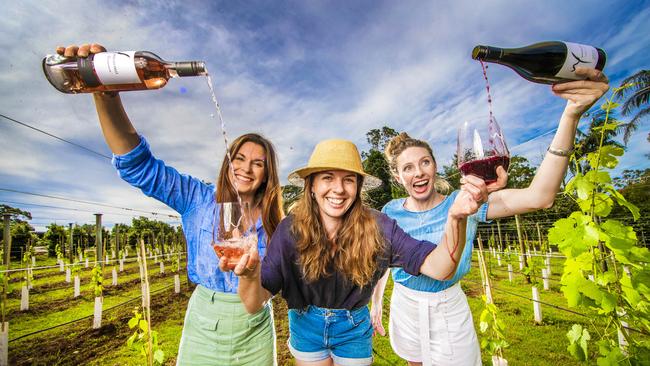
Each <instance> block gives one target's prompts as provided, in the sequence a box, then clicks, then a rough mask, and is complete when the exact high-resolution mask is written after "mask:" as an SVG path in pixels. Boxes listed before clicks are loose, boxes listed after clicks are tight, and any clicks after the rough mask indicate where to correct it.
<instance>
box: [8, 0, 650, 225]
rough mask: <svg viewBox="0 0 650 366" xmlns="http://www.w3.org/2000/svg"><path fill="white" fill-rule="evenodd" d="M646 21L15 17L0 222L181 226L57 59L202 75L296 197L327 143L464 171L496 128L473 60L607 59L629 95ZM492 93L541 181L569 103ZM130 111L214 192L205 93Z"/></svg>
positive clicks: (422, 4)
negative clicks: (586, 52) (129, 164)
mask: <svg viewBox="0 0 650 366" xmlns="http://www.w3.org/2000/svg"><path fill="white" fill-rule="evenodd" d="M649 19H650V1H599V2H597V1H555V0H553V1H535V2H533V1H523V0H522V1H497V0H493V1H475V0H474V1H465V0H462V1H245V2H240V1H229V2H223V1H207V0H206V1H193V0H185V1H110V2H107V1H94V0H84V1H50V0H41V1H16V2H6V3H5V4H4V5H3V11H2V14H0V46H1V48H2V50H3V51H2V52H1V53H0V114H1V115H2V116H0V146H2V153H1V154H0V204H8V205H11V206H14V207H19V208H21V209H23V210H27V211H29V212H31V213H32V215H33V220H31V224H32V226H34V227H35V228H36V230H37V231H41V230H44V229H45V226H47V225H48V224H50V223H53V222H54V223H57V224H62V225H66V226H67V224H68V223H77V224H84V223H90V224H94V222H95V217H94V215H93V214H94V213H102V214H103V217H102V220H103V224H104V225H106V226H109V227H110V226H112V225H113V224H114V223H119V222H123V223H130V221H131V218H132V217H133V216H139V215H143V216H146V217H149V218H152V219H158V220H162V221H165V222H169V223H171V224H173V225H178V224H179V221H180V220H179V219H178V218H177V217H175V215H176V213H175V212H174V211H173V210H171V209H170V208H168V207H166V206H165V205H163V204H161V203H159V202H157V201H155V200H154V199H151V198H148V197H145V196H144V195H143V194H142V193H141V192H140V191H139V190H137V189H135V188H132V187H130V186H129V185H128V184H126V183H125V182H123V181H122V180H121V179H120V178H119V177H118V176H117V174H116V172H115V169H114V168H113V166H112V165H111V163H110V159H109V158H108V156H110V150H109V149H108V147H107V146H106V144H105V142H104V140H103V137H102V135H101V131H100V128H99V124H98V121H97V116H96V113H95V108H94V104H93V102H92V97H91V95H89V94H83V95H67V94H63V93H60V92H58V91H57V90H55V89H54V88H53V87H52V86H51V85H50V84H49V83H48V82H47V80H46V79H45V77H44V75H43V72H42V68H41V61H42V59H43V57H44V56H45V55H46V54H50V53H53V52H54V50H55V49H56V46H59V45H72V44H77V45H79V44H82V43H90V42H96V43H101V44H103V45H104V46H105V47H106V48H107V49H109V50H114V51H129V50H146V51H151V52H154V53H156V54H158V55H160V56H161V57H162V58H163V59H166V60H170V61H181V60H203V61H205V62H206V65H207V68H208V71H209V73H210V75H211V78H212V82H213V84H214V87H215V93H216V96H217V98H218V100H219V103H220V106H221V109H222V111H223V116H224V121H225V126H226V132H227V136H228V137H229V139H230V140H232V139H233V138H235V137H236V136H239V135H241V134H243V133H246V132H258V133H261V134H263V135H264V136H266V137H268V138H269V139H270V140H271V141H272V142H273V143H274V145H275V147H276V148H277V152H278V158H279V161H280V170H281V173H280V174H281V179H282V182H283V184H284V183H286V182H287V180H286V176H287V175H288V174H289V173H290V172H291V171H292V170H294V169H297V168H300V167H302V166H304V165H305V164H306V163H307V160H308V158H309V154H310V153H311V150H312V149H313V147H314V146H315V144H316V143H318V142H319V141H320V140H323V139H326V138H345V139H349V140H352V141H353V142H355V143H356V144H357V146H358V147H359V149H360V150H367V149H368V148H369V146H368V143H367V141H366V133H367V132H368V131H369V130H371V129H373V128H381V127H382V126H389V127H392V128H394V129H395V130H398V131H406V132H408V133H409V134H410V135H411V136H413V137H417V138H421V139H424V140H426V141H428V142H429V143H430V144H431V146H432V147H433V150H434V154H435V155H436V159H437V161H438V164H439V167H440V166H441V165H445V164H449V163H450V162H451V159H452V157H453V153H454V151H455V149H456V133H457V128H458V126H459V125H460V123H461V122H462V121H463V120H464V119H466V118H469V117H475V116H481V115H487V113H488V107H487V96H486V92H485V82H484V80H483V76H482V71H481V67H480V64H479V63H477V62H476V61H473V60H472V59H471V57H470V55H471V50H472V48H473V47H474V46H475V45H478V44H483V45H493V46H499V47H520V46H525V45H528V44H532V43H535V42H540V41H549V40H563V41H570V42H576V43H583V44H589V45H593V46H597V47H601V48H603V49H604V50H605V51H606V52H607V55H608V60H607V65H606V67H605V73H606V74H607V75H608V77H609V78H610V80H611V85H612V86H617V85H619V84H620V81H621V80H622V79H623V78H625V77H626V76H629V75H631V74H633V73H635V72H637V71H639V70H641V69H644V68H645V69H647V68H648V66H650V52H648V49H649V46H650V21H648V20H649ZM488 75H489V78H490V83H491V86H492V89H491V90H492V98H493V109H494V114H495V116H496V119H497V120H498V122H499V124H500V125H501V127H502V129H503V131H504V134H505V136H506V140H507V142H508V144H509V146H510V150H511V153H513V154H518V155H523V156H525V157H527V158H528V159H529V160H530V162H531V165H533V166H537V165H539V163H540V161H541V157H542V156H543V154H544V152H545V150H546V148H547V147H548V144H549V142H550V140H551V138H552V135H553V134H552V133H548V132H549V131H552V130H553V129H554V128H555V127H556V126H557V123H558V121H559V117H560V115H561V113H562V109H563V108H564V105H565V101H564V100H562V99H560V98H558V97H555V96H553V94H552V93H551V91H550V87H549V86H548V85H542V84H534V83H530V82H528V81H526V80H524V79H523V78H521V77H519V76H518V75H517V74H515V73H514V72H512V71H511V70H510V69H508V68H506V67H503V66H500V65H490V67H489V69H488ZM122 100H123V103H124V105H125V108H126V111H127V112H128V115H129V117H130V119H131V121H132V122H133V124H134V125H135V127H136V128H137V130H138V132H139V133H141V134H142V135H143V136H145V137H146V138H147V140H148V141H149V142H150V144H151V147H152V150H153V152H154V154H155V155H156V156H157V157H158V158H161V159H163V160H164V161H165V162H166V163H167V164H169V165H171V166H173V167H175V168H176V169H178V170H179V171H181V172H183V173H186V174H190V175H192V176H194V177H197V178H200V179H203V180H206V181H214V180H215V178H216V176H217V175H218V169H219V166H220V163H221V161H222V159H223V156H224V152H225V146H224V141H223V138H222V135H221V127H220V122H219V121H218V119H217V118H216V117H215V115H216V113H215V107H214V104H212V100H211V95H210V92H209V89H208V86H207V83H206V80H205V78H203V77H194V78H179V79H174V80H171V81H170V82H169V84H168V85H167V86H166V87H165V88H163V89H160V90H155V91H138V92H126V93H122ZM601 101H602V100H601ZM599 104H600V103H598V105H599ZM25 124H26V125H28V126H31V127H32V128H30V127H27V126H25ZM583 125H584V124H581V126H583ZM35 129H39V130H41V131H44V132H46V133H48V134H50V135H54V136H56V137H58V138H60V139H64V140H66V141H69V142H72V143H74V144H76V145H80V146H83V147H84V148H85V149H84V148H80V147H79V146H75V145H72V144H70V143H66V142H63V141H61V140H59V139H57V138H55V137H52V136H50V135H47V134H44V133H42V132H38V131H36V130H35ZM647 134H648V124H647V122H646V123H644V124H642V125H641V126H640V128H639V130H638V131H637V133H636V134H634V135H633V137H632V139H631V140H630V142H629V144H628V148H627V152H626V154H625V156H624V157H623V158H622V159H621V163H620V165H619V168H617V170H616V171H614V175H616V173H620V172H621V171H622V170H623V169H643V168H647V167H649V166H650V162H649V160H648V159H647V157H645V154H648V153H649V152H650V143H648V142H647V141H646V136H647ZM88 150H92V152H91V151H88Z"/></svg>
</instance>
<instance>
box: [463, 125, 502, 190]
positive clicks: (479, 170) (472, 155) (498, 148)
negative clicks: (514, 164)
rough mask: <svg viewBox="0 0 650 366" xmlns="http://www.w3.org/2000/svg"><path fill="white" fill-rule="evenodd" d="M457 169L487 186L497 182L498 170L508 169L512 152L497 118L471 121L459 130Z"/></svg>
mask: <svg viewBox="0 0 650 366" xmlns="http://www.w3.org/2000/svg"><path fill="white" fill-rule="evenodd" d="M457 153H458V169H459V170H460V173H461V174H462V175H463V176H465V175H468V174H472V175H475V176H477V177H479V178H482V179H483V180H484V181H485V183H492V182H495V181H496V180H497V173H496V169H497V166H499V165H501V166H502V167H503V169H505V170H508V165H509V164H510V152H508V147H507V146H506V139H505V138H504V137H503V133H502V132H501V127H499V124H498V123H497V121H496V119H495V118H494V116H489V117H483V118H474V119H468V120H466V121H465V122H463V124H462V125H461V126H460V127H459V128H458V151H457Z"/></svg>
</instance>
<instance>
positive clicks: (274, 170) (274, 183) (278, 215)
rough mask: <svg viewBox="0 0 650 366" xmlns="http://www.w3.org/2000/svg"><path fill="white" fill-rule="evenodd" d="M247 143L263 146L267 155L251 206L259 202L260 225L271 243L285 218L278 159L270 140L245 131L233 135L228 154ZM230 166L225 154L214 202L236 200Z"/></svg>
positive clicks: (232, 154) (233, 154) (235, 153)
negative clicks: (262, 176)
mask: <svg viewBox="0 0 650 366" xmlns="http://www.w3.org/2000/svg"><path fill="white" fill-rule="evenodd" d="M247 142H252V143H254V144H256V145H259V146H261V147H262V148H263V149H264V155H265V157H266V159H265V161H264V174H265V177H264V182H262V184H261V185H260V186H259V187H258V188H257V190H256V191H255V197H254V202H253V205H254V206H255V205H260V207H261V210H262V226H264V232H265V233H266V237H267V238H268V240H267V242H269V243H270V242H271V236H272V235H273V233H274V232H275V229H276V228H277V227H278V225H279V224H280V220H282V218H283V217H284V211H283V210H282V193H281V188H280V178H279V177H278V159H277V156H276V154H275V148H274V147H273V144H272V143H271V141H269V140H267V139H266V138H264V137H262V136H261V135H259V134H256V133H247V134H245V135H241V136H239V137H238V138H236V139H235V140H234V141H233V142H232V143H231V144H230V147H229V148H228V150H229V151H230V156H235V155H237V152H239V149H240V148H241V147H242V145H244V144H245V143H247ZM229 172H230V166H229V165H228V157H227V156H224V158H223V162H222V163H221V171H220V172H219V178H218V179H217V192H216V193H215V198H216V200H217V202H234V201H237V191H236V190H235V185H234V184H233V183H232V182H231V181H230V174H228V173H229Z"/></svg>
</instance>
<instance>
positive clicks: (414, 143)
mask: <svg viewBox="0 0 650 366" xmlns="http://www.w3.org/2000/svg"><path fill="white" fill-rule="evenodd" d="M409 147H421V148H424V149H426V150H427V151H428V152H429V155H431V159H433V163H434V164H436V158H435V156H433V150H431V146H430V145H429V144H428V143H427V142H426V141H422V140H418V139H414V138H412V137H411V136H409V135H408V134H407V133H406V132H402V133H400V134H399V135H397V136H395V137H393V138H392V139H391V140H390V141H389V142H388V144H386V149H385V150H384V156H385V157H386V161H387V162H388V166H389V167H390V171H391V173H393V175H399V172H398V171H397V158H398V157H399V156H400V154H401V153H402V152H404V150H406V149H408V148H409ZM436 167H437V164H436ZM433 187H434V189H435V190H436V191H437V192H438V193H442V194H447V193H449V192H450V191H451V190H452V187H451V184H449V182H447V181H446V180H445V179H444V178H442V177H441V176H439V175H438V174H436V180H435V182H434V184H433Z"/></svg>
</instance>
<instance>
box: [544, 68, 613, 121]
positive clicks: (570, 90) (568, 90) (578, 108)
mask: <svg viewBox="0 0 650 366" xmlns="http://www.w3.org/2000/svg"><path fill="white" fill-rule="evenodd" d="M576 74H577V75H579V76H584V77H586V79H585V80H577V81H570V82H566V83H560V84H555V85H553V86H552V87H551V90H552V91H553V94H555V95H557V96H558V97H561V98H564V99H566V100H567V105H566V108H565V109H564V112H565V113H569V115H570V116H572V117H574V118H580V116H582V114H583V113H584V112H586V111H587V110H589V108H591V106H592V105H594V103H596V101H597V100H598V99H599V98H600V97H602V96H603V95H604V94H605V93H607V91H608V90H609V80H607V76H606V75H605V74H603V73H602V71H599V70H596V69H590V68H585V67H576Z"/></svg>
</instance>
